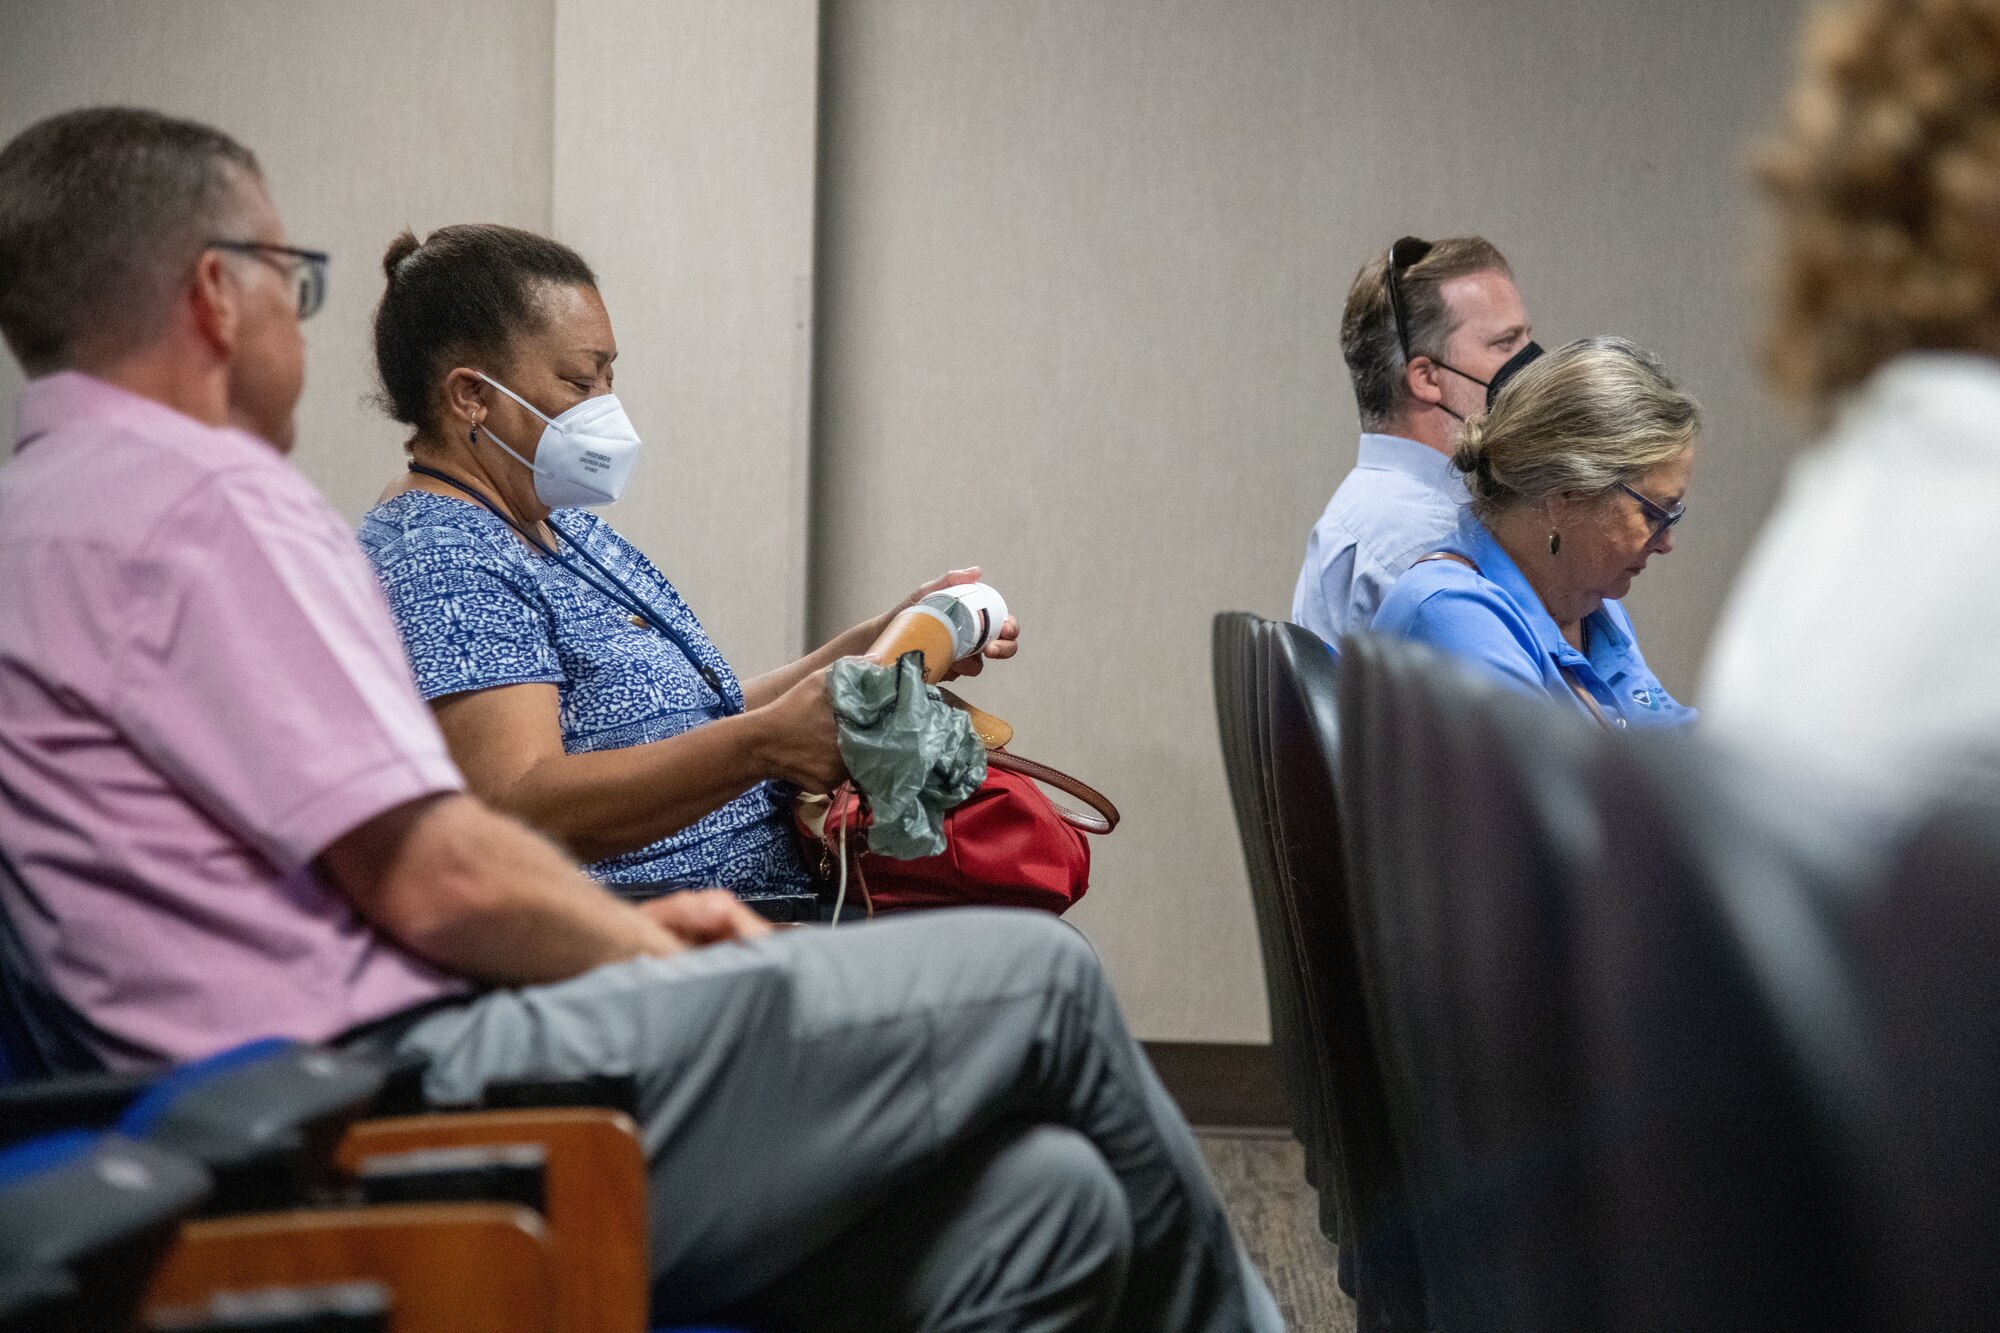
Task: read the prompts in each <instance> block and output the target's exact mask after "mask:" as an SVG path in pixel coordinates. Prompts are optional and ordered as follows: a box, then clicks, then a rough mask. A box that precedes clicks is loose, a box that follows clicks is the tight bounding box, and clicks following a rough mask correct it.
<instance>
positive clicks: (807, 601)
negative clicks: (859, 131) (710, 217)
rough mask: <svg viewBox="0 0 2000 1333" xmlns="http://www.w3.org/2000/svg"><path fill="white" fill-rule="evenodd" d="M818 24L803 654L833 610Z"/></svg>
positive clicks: (824, 74)
mask: <svg viewBox="0 0 2000 1333" xmlns="http://www.w3.org/2000/svg"><path fill="white" fill-rule="evenodd" d="M818 9H819V15H818V23H817V25H816V27H815V30H814V33H813V42H814V45H815V48H816V52H817V54H816V55H815V58H814V61H813V197H812V273H811V275H810V292H811V302H810V305H811V310H810V316H809V318H810V324H809V327H808V329H807V333H806V338H807V357H808V360H809V362H810V365H809V368H808V372H807V381H806V384H807V387H806V443H805V451H804V453H805V457H804V460H803V461H804V468H805V476H804V486H805V524H804V535H803V540H804V543H805V545H804V552H805V558H804V560H803V561H802V564H803V569H802V571H801V573H802V576H803V577H802V579H801V584H802V587H801V590H800V591H801V596H800V611H801V614H800V616H799V632H800V637H801V643H800V649H801V652H803V651H804V650H805V649H806V648H809V647H811V646H812V645H814V644H817V643H819V642H820V641H821V640H822V639H824V638H825V637H826V634H827V627H826V626H825V625H823V624H821V623H820V621H821V619H822V618H823V616H824V614H825V608H826V605H827V589H826V587H825V585H824V583H823V581H822V580H823V578H824V573H823V571H824V569H825V568H826V561H824V560H822V559H820V558H819V557H820V555H821V554H822V551H821V548H822V547H823V546H824V545H825V543H826V540H827V532H826V526H827V512H826V511H827V501H826V497H825V495H824V494H823V493H822V491H823V489H824V484H825V481H826V471H827V457H826V450H827V422H826V362H827V358H826V355H825V347H826V343H825V335H826V319H827V316H826V311H827V287H828V281H829V280H828V274H827V262H826V261H827V245H826V219H827V194H828V169H827V156H828V154H827V125H828V121H829V119H830V118H829V116H828V114H827V97H828V95H827V89H828V88H829V87H830V86H831V84H832V80H831V78H829V77H828V68H827V33H828V31H829V30H830V28H831V26H832V23H833V15H832V14H831V12H830V11H831V9H832V5H831V3H830V0H819V5H818Z"/></svg>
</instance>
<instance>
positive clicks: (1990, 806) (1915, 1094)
mask: <svg viewBox="0 0 2000 1333" xmlns="http://www.w3.org/2000/svg"><path fill="white" fill-rule="evenodd" d="M1891 864H1892V866H1893V871H1892V873H1891V874H1890V875H1889V876H1888V877H1887V880H1886V882H1885V884H1884V885H1883V887H1882V890H1881V891H1880V892H1879V893H1876V894H1872V895H1870V896H1869V897H1868V899H1867V900H1866V901H1865V902H1864V904H1863V906H1862V908H1861V911H1860V914H1859V925H1858V929H1857V931H1856V938H1857V940H1858V947H1857V954H1858V959H1859V963H1858V967H1859V973H1860V977H1861V991H1862V996H1863V1010H1864V1014H1865V1021H1866V1024H1867V1029H1868V1032H1869V1034H1870V1036H1871V1037H1872V1049H1873V1052H1874V1065H1873V1069H1872V1073H1873V1076H1874V1079H1873V1084H1872V1087H1873V1089H1874V1096H1873V1097H1872V1098H1871V1099H1870V1101H1869V1104H1868V1107H1867V1113H1866V1116H1865V1119H1864V1122H1863V1123H1864V1126H1865V1129H1866V1132H1867V1142H1868V1145H1869V1146H1868V1150H1867V1151H1866V1152H1865V1153H1864V1154H1863V1155H1862V1158H1863V1161H1864V1164H1865V1190H1864V1194H1863V1199H1862V1203H1861V1207H1860V1209H1859V1211H1861V1212H1862V1214H1863V1215H1864V1216H1866V1217H1868V1218H1869V1219H1870V1220H1871V1222H1872V1223H1873V1228H1872V1234H1871V1235H1870V1236H1869V1238H1868V1240H1869V1248H1870V1254H1871V1257H1872V1258H1873V1260H1874V1264H1873V1265H1872V1276H1871V1280H1870V1281H1869V1283H1868V1290H1867V1297H1868V1307H1867V1309H1868V1314H1867V1319H1868V1321H1869V1324H1870V1326H1871V1327H1873V1328H1878V1329H1911V1330H1916V1329H1943V1328H1981V1327H1990V1326H1992V1325H1993V1323H1994V1322H1995V1320H1996V1319H2000V966H1996V960H2000V796H1995V795H1992V794H1988V795H1986V796H1984V797H1983V798H1981V799H1979V800H1977V801H1966V802H1964V803H1960V802H1957V801H1954V802H1953V803H1952V804H1951V805H1948V806H1946V807H1945V808H1943V809H1940V810H1938V811H1936V812H1935V813H1933V814H1932V815H1931V816H1930V817H1929V818H1928V819H1927V820H1925V821H1924V822H1923V823H1922V824H1921V825H1920V826H1919V827H1917V829H1916V830H1915V832H1914V833H1913V834H1912V835H1911V836H1910V837H1909V838H1908V839H1907V840H1906V841H1905V842H1904V843H1903V844H1902V845H1901V846H1900V847H1899V848H1898V849H1897V850H1896V852H1895V854H1894V855H1893V856H1892V858H1891Z"/></svg>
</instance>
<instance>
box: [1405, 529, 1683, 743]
mask: <svg viewBox="0 0 2000 1333" xmlns="http://www.w3.org/2000/svg"><path fill="white" fill-rule="evenodd" d="M1435 549H1437V550H1443V551H1450V552H1452V553H1453V554H1454V555H1460V556H1464V557H1465V558H1466V559H1468V560H1470V561H1472V563H1473V564H1475V565H1477V566H1478V569H1477V570H1472V569H1467V568H1466V567H1465V566H1464V565H1461V564H1459V563H1458V562H1457V561H1455V560H1429V561H1425V562H1424V563H1423V564H1413V565H1411V566H1410V568H1409V571H1408V572H1407V573H1405V574H1404V575H1403V577H1402V578H1400V579H1398V580H1397V581H1396V586H1395V587H1394V588H1392V589H1390V590H1389V595H1388V597H1386V598H1385V599H1383V602H1382V606H1381V609H1380V610H1378V611H1377V612H1376V613H1375V624H1374V629H1375V632H1376V633H1378V634H1394V635H1398V636H1400V637H1402V638H1405V639H1414V640H1416V641H1417V642H1419V643H1426V644H1429V645H1430V646H1431V647H1433V648H1436V649H1438V650H1439V651H1440V652H1446V653H1450V654H1452V655H1453V656H1454V657H1460V658H1464V659H1465V660H1467V661H1469V662H1472V663H1474V664H1475V665H1477V666H1478V667H1480V668H1481V669H1483V670H1486V671H1490V672H1491V673H1492V674H1493V675H1495V676H1498V677H1499V678H1500V679H1501V680H1503V681H1505V682H1506V683H1507V684H1509V685H1513V686H1516V687H1518V688H1520V689H1524V690H1530V691H1535V692H1538V693H1545V694H1547V695H1549V696H1550V697H1551V698H1553V699H1556V700H1558V701H1559V702H1561V703H1563V704H1565V705H1566V706H1568V707H1570V708H1574V709H1576V710H1578V711H1579V712H1583V713H1586V714H1588V713H1589V712H1590V708H1589V706H1588V705H1587V704H1585V703H1584V702H1583V700H1582V699H1581V698H1579V697H1578V696H1577V693H1576V690H1577V688H1582V689H1585V690H1588V691H1589V692H1590V697H1591V698H1592V699H1595V700H1596V701H1597V705H1598V707H1599V708H1600V709H1602V710H1603V713H1604V716H1605V718H1606V720H1608V721H1609V722H1611V723H1612V724H1613V725H1614V726H1620V727H1624V726H1633V727H1681V726H1686V725H1688V724H1689V723H1691V722H1693V721H1694V719H1695V710H1694V709H1692V708H1689V707H1687V706H1686V705H1684V704H1681V703H1678V702H1676V701H1675V700H1674V698H1673V696H1672V695H1670V694H1668V693H1667V691H1666V688H1665V687H1664V686H1662V685H1661V684H1660V681H1659V678H1658V677H1656V676H1655V675H1654V674H1653V669H1652V668H1651V667H1649V666H1647V665H1646V659H1645V657H1644V656H1643V655H1642V654H1641V653H1640V652H1639V641H1638V639H1637V638H1636V637H1635V636H1634V634H1633V632H1632V621H1631V618H1630V617H1628V616H1627V615H1626V614H1625V608H1624V607H1622V606H1620V605H1619V604H1618V603H1617V602H1614V601H1608V602H1605V603H1604V604H1603V605H1602V606H1600V607H1599V608H1598V609H1597V610H1595V611H1593V612H1591V613H1590V614H1589V615H1587V616H1585V617H1584V620H1583V624H1584V636H1583V641H1584V645H1585V647H1586V649H1587V651H1586V652H1581V653H1580V652H1578V651H1577V650H1576V649H1574V648H1572V647H1570V645H1569V643H1568V641H1566V640H1565V639H1564V638H1563V636H1562V631H1561V630H1560V629H1558V628H1557V627H1556V622H1555V621H1554V620H1553V619H1552V618H1551V617H1550V616H1549V613H1548V612H1547V611H1545V610H1543V609H1542V601H1541V598H1539V597H1537V596H1535V590H1534V589H1533V588H1532V587H1530V586H1529V584H1528V580H1527V577H1526V576H1525V575H1523V574H1522V573H1521V567H1520V566H1519V565H1516V564H1515V563H1514V561H1513V558H1512V557H1511V556H1509V555H1508V554H1507V552H1506V551H1505V550H1503V549H1502V548H1501V546H1500V543H1499V542H1497V541H1495V540H1494V539H1493V534H1492V533H1491V532H1489V531H1487V529H1486V525H1485V524H1483V523H1481V522H1480V521H1479V520H1478V519H1476V518H1474V517H1473V516H1472V514H1471V512H1470V511H1467V513H1466V514H1465V516H1464V518H1463V520H1462V521H1461V522H1460V524H1459V527H1458V530H1457V532H1455V533H1454V534H1453V535H1452V537H1451V538H1450V539H1449V540H1447V541H1444V542H1441V543H1439V544H1438V546H1437V547H1436V548H1435Z"/></svg>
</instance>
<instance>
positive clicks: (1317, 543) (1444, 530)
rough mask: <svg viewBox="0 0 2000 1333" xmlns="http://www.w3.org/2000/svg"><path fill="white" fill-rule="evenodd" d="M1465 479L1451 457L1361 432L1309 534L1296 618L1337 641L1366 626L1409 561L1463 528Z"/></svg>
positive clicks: (1297, 589) (1296, 591)
mask: <svg viewBox="0 0 2000 1333" xmlns="http://www.w3.org/2000/svg"><path fill="white" fill-rule="evenodd" d="M1465 502H1466V493H1465V478H1463V477H1462V476H1460V475H1459V473H1458V470H1457V469H1456V468H1454V467H1452V465H1451V460H1450V459H1449V458H1447V457H1445V456H1444V455H1443V454H1441V453H1439V452H1438V451H1437V450H1435V449H1433V448H1431V447H1430V446H1429V445H1427V444H1422V443H1419V442H1418V441H1416V440H1406V439H1404V438H1403V437H1402V436H1400V435H1363V436H1362V437H1361V450H1360V453H1359V454H1358V455H1357V456H1356V457H1355V460H1354V470H1353V471H1352V472H1350V473H1348V474H1347V477H1346V479H1345V480H1343V481H1342V482H1341V483H1340V489H1339V490H1337V491H1335V492H1334V493H1333V498H1332V499H1331V500H1329V501H1327V505H1326V512H1325V513H1323V514H1321V515H1320V517H1319V522H1317V523H1315V524H1314V525H1313V530H1312V535H1311V536H1309V537H1307V538H1306V559H1305V564H1304V565H1303V566H1302V567H1301V568H1300V569H1299V578H1298V583H1297V585H1296V586H1295V587H1294V588H1293V591H1292V623H1294V624H1297V625H1304V626H1305V627H1306V628H1307V629H1309V630H1311V631H1312V632H1313V633H1315V634H1317V635H1319V636H1320V638H1322V639H1325V640H1326V641H1327V642H1328V643H1329V644H1333V645H1335V646H1338V645H1339V643H1340V637H1341V635H1343V634H1346V633H1348V632H1349V631H1350V630H1358V629H1366V628H1368V622H1369V620H1370V619H1371V618H1372V617H1373V616H1374V614H1375V608H1376V607H1378V606H1380V605H1381V604H1382V597H1383V595H1384V594H1385V593H1387V592H1388V591H1389V588H1390V585H1392V584H1393V583H1395V581H1396V580H1397V579H1399V578H1401V577H1402V574H1403V571H1404V570H1406V569H1408V568H1409V567H1410V562H1411V561H1412V560H1415V559H1416V558H1417V557H1418V556H1420V555H1422V554H1424V553H1425V552H1426V551H1435V550H1437V548H1438V544H1439V543H1440V542H1443V541H1446V540H1449V539H1450V537H1451V535H1452V533H1454V532H1456V531H1457V530H1458V516H1459V513H1460V511H1462V510H1463V509H1464V508H1465Z"/></svg>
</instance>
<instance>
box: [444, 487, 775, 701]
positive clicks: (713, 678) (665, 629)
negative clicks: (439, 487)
mask: <svg viewBox="0 0 2000 1333" xmlns="http://www.w3.org/2000/svg"><path fill="white" fill-rule="evenodd" d="M410 471H412V472H415V473H417V474H419V475H420V476H425V477H429V478H431V479H432V480H433V481H441V482H443V483H444V484H445V485H447V486H449V487H451V488H452V489H453V490H456V491H463V492H464V493H465V494H466V495H468V496H471V497H472V499H473V500H474V501H476V502H477V503H478V504H479V505H480V506H481V507H483V508H484V509H486V511H487V512H488V513H490V514H492V515H493V517H495V518H497V519H499V520H500V521H501V522H502V523H505V524H506V525H507V526H508V527H510V528H512V529H513V530H514V531H515V532H517V533H519V534H520V537H521V540H522V541H524V542H526V543H528V545H530V546H532V547H534V548H535V549H536V550H537V551H539V552H541V553H542V554H543V555H545V556H547V557H548V558H549V559H551V560H553V561H555V562H556V563H557V564H559V565H561V566H562V567H563V568H564V569H566V570H568V571H569V574H570V577H571V578H573V579H575V580H576V581H577V582H578V583H581V584H583V585H584V586H585V587H587V588H590V589H592V590H593V591H595V592H596V593H597V594H598V595H599V596H601V597H604V598H607V599H609V600H610V601H611V602H613V603H614V604H616V605H617V606H619V607H622V608H623V609H625V610H626V611H629V612H631V613H632V614H633V615H634V616H635V617H637V618H638V619H639V620H640V621H641V622H643V623H644V624H645V625H647V626H648V627H650V628H652V629H654V630H657V631H659V632H660V633H661V634H663V635H665V636H666V638H667V639H668V641H669V642H671V643H672V644H673V645H674V647H676V648H678V649H680V652H681V656H682V657H685V658H686V659H687V660H688V664H689V665H690V666H692V667H693V668H694V669H695V670H696V671H697V672H699V673H701V678H702V680H703V681H704V682H705V683H706V684H707V685H708V688H710V689H711V690H714V691H715V694H716V697H717V698H718V699H720V700H721V701H722V708H723V711H724V712H725V713H734V712H737V711H738V710H737V708H736V707H735V705H733V704H732V703H731V702H730V699H729V692H728V691H727V690H725V689H723V688H722V677H721V676H719V675H717V674H716V671H715V668H714V667H711V666H710V665H709V664H708V663H706V662H704V661H702V660H701V658H700V657H698V656H696V655H695V651H694V649H693V648H692V647H691V646H689V644H688V641H687V639H686V638H685V637H683V636H682V634H681V632H680V631H679V630H677V629H675V628H674V627H673V625H672V624H670V623H669V622H668V621H667V620H666V618H665V617H663V616H661V615H659V614H657V613H656V612H655V611H654V610H653V608H652V607H650V606H648V605H647V604H646V603H645V602H644V601H643V600H642V599H641V598H640V597H639V596H638V595H637V594H636V593H634V592H633V591H632V590H631V589H630V588H628V587H626V586H625V585H624V583H622V582H620V581H619V579H618V576H617V575H615V574H613V573H612V572H611V571H610V570H608V569H606V568H605V567H604V566H603V565H602V564H600V563H599V562H598V560H597V557H595V556H593V555H592V554H591V553H590V552H589V551H586V550H584V549H583V546H582V545H581V544H580V543H579V542H578V541H577V540H576V538H574V537H572V536H570V535H569V534H568V533H567V532H564V531H563V530H562V528H561V526H560V525H558V524H557V523H556V520H555V515H553V514H551V515H549V518H548V525H549V531H551V532H553V533H555V534H556V536H558V537H560V538H561V539H562V540H563V541H565V542H567V543H569V548H570V549H571V550H572V551H575V552H576V553H577V554H578V555H580V556H582V557H583V558H584V559H585V560H587V561H589V562H590V566H591V568H592V569H595V570H596V571H597V572H598V574H599V575H600V576H602V578H603V579H604V583H599V582H598V581H597V579H593V578H589V577H587V576H586V575H585V574H584V572H583V571H582V570H580V569H578V568H577V567H576V566H575V565H572V564H571V563H570V562H569V561H567V560H565V559H563V556H562V553H561V552H560V551H558V550H556V549H555V548H554V547H552V546H546V545H544V544H543V543H542V541H541V539H540V538H539V537H537V536H535V534H534V533H532V532H530V531H528V530H527V529H526V528H524V527H522V526H521V525H520V524H519V523H516V522H515V521H514V520H513V519H512V518H510V517H508V516H507V514H506V513H505V512H503V511H502V510H501V508H500V506H499V505H496V504H494V503H493V501H492V500H490V499H488V498H487V496H486V494H485V493H484V492H482V491H480V490H478V489H477V488H476V487H472V486H468V485H466V484H465V483H464V482H462V481H460V480H459V479H458V478H456V477H452V476H447V475H446V474H445V473H442V472H440V471H438V470H437V469H436V468H433V467H425V466H424V465H423V464H422V463H411V464H410ZM605 584H609V585H610V586H609V587H606V586H605Z"/></svg>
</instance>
